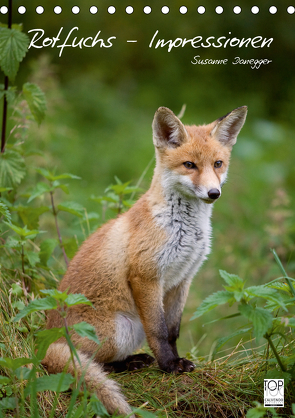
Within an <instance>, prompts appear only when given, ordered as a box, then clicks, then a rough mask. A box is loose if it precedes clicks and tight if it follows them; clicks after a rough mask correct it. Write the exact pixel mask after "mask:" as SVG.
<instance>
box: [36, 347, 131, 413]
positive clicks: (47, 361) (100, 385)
mask: <svg viewBox="0 0 295 418" xmlns="http://www.w3.org/2000/svg"><path fill="white" fill-rule="evenodd" d="M78 355H79V359H80V362H81V365H80V364H79V363H78V361H77V359H75V367H76V370H77V372H78V378H80V377H81V376H82V373H83V370H84V369H86V372H85V374H84V380H85V383H86V387H87V389H88V390H89V391H90V392H94V393H95V394H96V396H97V397H98V399H99V400H100V401H101V402H102V403H103V405H104V407H105V408H106V410H107V411H108V413H110V414H113V413H114V412H117V413H118V414H122V415H123V414H124V415H129V414H132V410H131V408H130V406H129V405H128V403H127V402H126V400H125V398H124V396H123V395H122V393H121V391H120V387H119V385H118V384H117V383H116V382H114V381H113V380H111V379H108V378H107V374H106V373H105V372H104V371H103V368H102V366H101V364H99V363H97V362H95V361H91V362H90V364H89V361H90V358H89V357H88V356H87V355H86V354H84V353H82V352H81V351H79V350H78ZM70 356H71V353H70V348H69V346H68V345H67V344H66V343H53V344H51V345H50V346H49V348H48V350H47V353H46V356H45V358H44V359H43V360H42V364H43V365H44V366H45V367H46V368H47V370H48V372H49V373H61V372H62V371H63V370H64V369H65V367H66V366H67V365H68V369H67V371H68V372H69V373H71V374H72V375H73V376H74V375H75V371H74V367H73V364H72V362H71V361H69V359H70ZM131 417H132V418H134V415H132V416H131ZM131 417H130V418H131Z"/></svg>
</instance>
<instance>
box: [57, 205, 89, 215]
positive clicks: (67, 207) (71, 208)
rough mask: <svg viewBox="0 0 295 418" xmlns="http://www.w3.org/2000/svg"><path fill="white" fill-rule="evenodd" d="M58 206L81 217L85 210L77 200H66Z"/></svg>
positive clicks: (61, 209) (59, 208)
mask: <svg viewBox="0 0 295 418" xmlns="http://www.w3.org/2000/svg"><path fill="white" fill-rule="evenodd" d="M57 208H58V210H60V211H63V212H68V213H71V214H73V215H76V216H78V217H79V218H82V217H83V214H84V212H85V210H84V207H83V206H82V205H80V204H79V203H76V202H64V203H61V204H59V205H58V206H57Z"/></svg>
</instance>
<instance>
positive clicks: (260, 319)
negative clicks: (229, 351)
mask: <svg viewBox="0 0 295 418" xmlns="http://www.w3.org/2000/svg"><path fill="white" fill-rule="evenodd" d="M239 311H240V312H241V314H242V315H244V316H245V317H246V318H247V319H249V320H250V321H251V322H252V323H253V327H254V336H255V337H256V338H257V339H259V338H261V337H263V336H264V334H265V333H266V332H267V331H268V329H269V328H271V326H272V320H273V316H272V314H271V313H270V312H269V311H267V310H266V309H263V308H253V306H251V305H248V304H242V305H239Z"/></svg>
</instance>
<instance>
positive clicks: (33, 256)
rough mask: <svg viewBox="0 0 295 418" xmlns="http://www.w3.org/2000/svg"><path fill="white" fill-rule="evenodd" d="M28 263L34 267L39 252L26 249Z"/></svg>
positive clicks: (38, 259) (38, 261) (37, 261)
mask: <svg viewBox="0 0 295 418" xmlns="http://www.w3.org/2000/svg"><path fill="white" fill-rule="evenodd" d="M25 255H26V257H27V260H28V263H29V265H30V266H31V267H35V266H36V264H37V263H40V258H39V254H38V253H35V252H34V251H26V253H25Z"/></svg>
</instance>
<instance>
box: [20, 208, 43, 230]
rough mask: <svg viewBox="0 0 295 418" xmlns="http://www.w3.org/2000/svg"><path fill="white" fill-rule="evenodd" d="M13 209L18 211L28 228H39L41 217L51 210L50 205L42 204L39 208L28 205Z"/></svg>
mask: <svg viewBox="0 0 295 418" xmlns="http://www.w3.org/2000/svg"><path fill="white" fill-rule="evenodd" d="M13 211H16V212H17V213H18V214H19V216H20V218H21V220H22V221H23V223H24V225H27V227H28V228H31V229H38V228H39V217H40V216H41V215H42V214H43V213H46V212H49V211H50V208H49V207H48V206H41V207H39V208H32V207H28V206H21V205H19V206H15V207H14V208H13Z"/></svg>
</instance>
